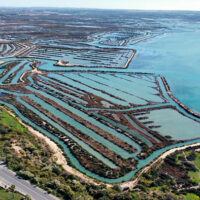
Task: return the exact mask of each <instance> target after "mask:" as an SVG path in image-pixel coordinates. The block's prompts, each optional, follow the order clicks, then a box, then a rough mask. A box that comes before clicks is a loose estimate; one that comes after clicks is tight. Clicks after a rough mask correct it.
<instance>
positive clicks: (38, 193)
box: [0, 163, 58, 200]
mask: <svg viewBox="0 0 200 200" xmlns="http://www.w3.org/2000/svg"><path fill="white" fill-rule="evenodd" d="M11 185H15V187H16V189H15V190H16V191H18V192H20V193H22V194H25V195H29V196H30V197H31V198H32V199H34V200H58V198H56V197H53V196H52V195H50V194H48V193H47V192H45V191H44V190H42V189H40V188H38V187H36V186H34V185H32V184H30V183H29V182H28V181H25V180H23V179H21V178H19V177H18V176H17V175H16V174H15V173H14V172H12V171H10V170H9V169H8V168H7V167H6V166H5V165H4V164H3V163H0V186H2V187H5V186H7V187H8V186H11Z"/></svg>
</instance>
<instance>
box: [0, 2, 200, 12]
mask: <svg viewBox="0 0 200 200" xmlns="http://www.w3.org/2000/svg"><path fill="white" fill-rule="evenodd" d="M0 7H75V8H101V9H102V8H106V9H140V10H199V11H200V0H0Z"/></svg>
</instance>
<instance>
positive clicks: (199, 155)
mask: <svg viewBox="0 0 200 200" xmlns="http://www.w3.org/2000/svg"><path fill="white" fill-rule="evenodd" d="M194 162H195V165H196V166H197V167H198V168H199V169H200V153H196V159H195V161H194Z"/></svg>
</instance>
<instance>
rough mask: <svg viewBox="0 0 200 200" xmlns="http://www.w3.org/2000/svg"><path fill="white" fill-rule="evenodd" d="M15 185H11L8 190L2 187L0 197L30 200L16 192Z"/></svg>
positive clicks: (7, 199) (2, 198)
mask: <svg viewBox="0 0 200 200" xmlns="http://www.w3.org/2000/svg"><path fill="white" fill-rule="evenodd" d="M13 189H14V186H11V187H10V188H8V189H7V190H5V189H3V188H0V199H1V200H22V199H23V200H29V199H28V198H26V197H24V196H23V195H21V194H19V193H17V192H15V191H14V190H13Z"/></svg>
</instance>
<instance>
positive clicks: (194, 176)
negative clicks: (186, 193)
mask: <svg viewBox="0 0 200 200" xmlns="http://www.w3.org/2000/svg"><path fill="white" fill-rule="evenodd" d="M188 174H189V176H190V177H191V179H192V181H195V182H197V183H199V182H200V177H199V176H200V173H199V172H191V171H190V172H189V173H188Z"/></svg>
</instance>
